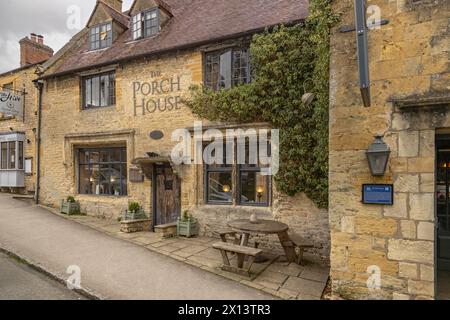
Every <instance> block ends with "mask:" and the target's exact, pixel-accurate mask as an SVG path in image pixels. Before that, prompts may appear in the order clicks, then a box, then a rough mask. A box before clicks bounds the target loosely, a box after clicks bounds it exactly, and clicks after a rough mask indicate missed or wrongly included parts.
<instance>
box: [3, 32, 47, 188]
mask: <svg viewBox="0 0 450 320" xmlns="http://www.w3.org/2000/svg"><path fill="white" fill-rule="evenodd" d="M19 44H20V67H19V68H17V69H14V70H11V71H8V72H5V73H3V74H0V95H1V97H0V100H1V102H0V103H1V105H0V158H1V161H0V188H1V189H2V190H5V191H13V192H16V193H22V194H32V195H34V192H35V190H36V188H35V186H36V142H37V140H36V138H37V135H36V132H37V124H38V119H37V107H36V106H37V99H38V97H37V91H36V88H35V86H34V84H33V81H34V80H35V79H37V75H36V69H37V68H38V67H39V65H40V64H42V63H44V62H45V61H46V60H48V59H49V58H50V57H51V56H52V55H53V50H52V49H51V48H50V47H48V46H46V45H45V44H44V38H43V36H41V35H36V34H34V33H33V34H31V36H30V37H25V38H23V39H22V40H20V42H19Z"/></svg>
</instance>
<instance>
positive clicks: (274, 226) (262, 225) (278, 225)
mask: <svg viewBox="0 0 450 320" xmlns="http://www.w3.org/2000/svg"><path fill="white" fill-rule="evenodd" d="M228 226H229V227H230V228H231V229H233V230H234V231H237V232H239V233H242V240H241V245H242V246H247V245H248V241H249V238H250V235H251V234H276V235H277V236H278V239H280V243H281V246H282V247H283V249H284V252H285V254H286V259H287V260H288V261H289V262H295V261H296V260H297V254H296V253H295V246H294V244H293V243H292V241H291V240H290V238H289V235H288V230H289V226H288V225H287V224H285V223H282V222H279V221H275V220H258V222H257V223H252V222H250V220H247V219H239V220H233V221H230V222H228ZM238 264H241V261H238ZM242 264H243V261H242Z"/></svg>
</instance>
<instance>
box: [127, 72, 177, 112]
mask: <svg viewBox="0 0 450 320" xmlns="http://www.w3.org/2000/svg"><path fill="white" fill-rule="evenodd" d="M151 75H152V77H153V79H152V80H150V81H147V82H133V100H134V116H136V117H138V116H145V115H149V114H154V113H158V112H170V111H175V110H179V109H181V104H182V102H181V95H180V93H181V77H180V76H174V77H170V78H168V77H161V73H160V72H151Z"/></svg>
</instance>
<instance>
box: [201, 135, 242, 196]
mask: <svg viewBox="0 0 450 320" xmlns="http://www.w3.org/2000/svg"><path fill="white" fill-rule="evenodd" d="M207 148H210V147H208V146H207V145H205V153H206V154H207V155H208V157H207V158H206V159H205V161H206V164H205V179H206V186H207V187H206V201H207V202H208V203H216V204H218V203H223V204H232V203H233V190H234V186H235V184H234V183H233V158H232V152H231V157H230V152H228V153H227V146H226V144H224V146H223V150H222V155H221V156H220V155H219V154H216V152H217V150H214V149H211V150H208V149H207ZM216 157H219V158H220V160H217V161H213V159H212V158H214V159H215V158H216Z"/></svg>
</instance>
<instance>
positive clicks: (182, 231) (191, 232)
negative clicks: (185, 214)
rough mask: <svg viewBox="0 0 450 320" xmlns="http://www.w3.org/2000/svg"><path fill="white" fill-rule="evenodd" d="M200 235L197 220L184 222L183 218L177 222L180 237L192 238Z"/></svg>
mask: <svg viewBox="0 0 450 320" xmlns="http://www.w3.org/2000/svg"><path fill="white" fill-rule="evenodd" d="M198 233H199V225H198V221H197V220H196V219H190V220H182V219H181V218H178V221H177V234H178V236H185V237H188V238H190V237H194V236H198Z"/></svg>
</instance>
